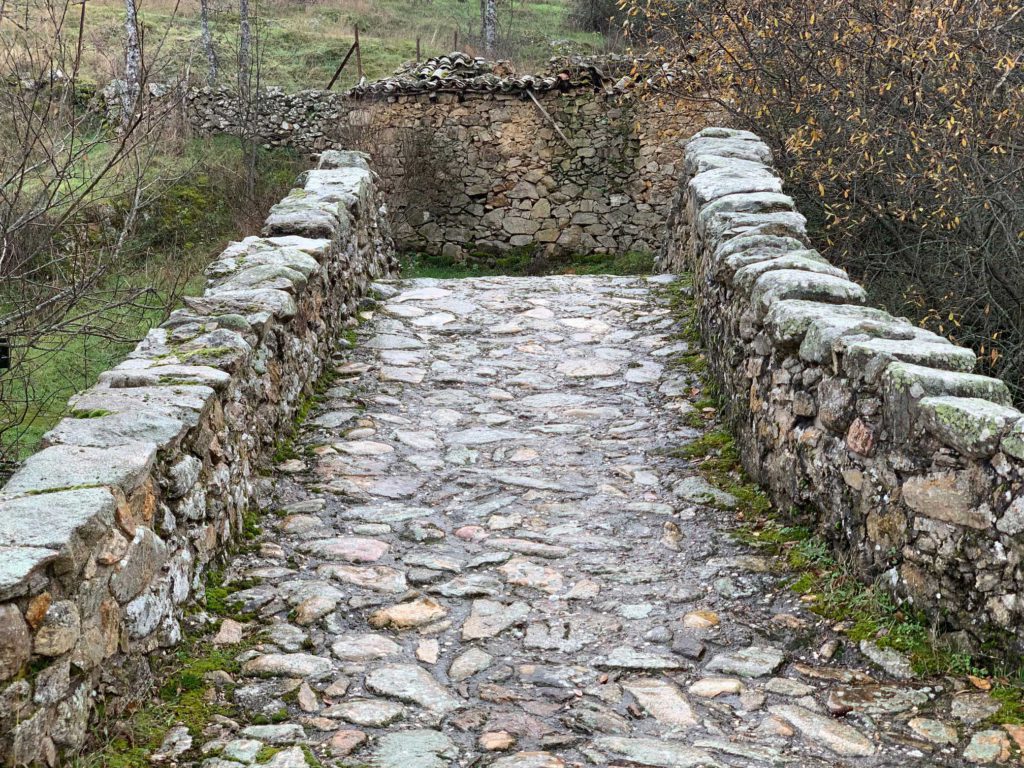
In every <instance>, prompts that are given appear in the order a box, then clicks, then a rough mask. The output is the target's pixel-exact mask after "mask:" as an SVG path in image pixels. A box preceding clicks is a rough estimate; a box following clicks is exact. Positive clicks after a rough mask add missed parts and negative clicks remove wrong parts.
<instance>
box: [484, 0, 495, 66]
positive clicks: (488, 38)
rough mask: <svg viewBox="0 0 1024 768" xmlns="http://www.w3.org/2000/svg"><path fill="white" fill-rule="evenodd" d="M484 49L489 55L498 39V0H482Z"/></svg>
mask: <svg viewBox="0 0 1024 768" xmlns="http://www.w3.org/2000/svg"><path fill="white" fill-rule="evenodd" d="M482 16H483V19H482V31H483V38H484V50H485V51H486V52H487V55H488V56H490V57H493V56H494V48H495V45H496V44H497V41H498V0H482Z"/></svg>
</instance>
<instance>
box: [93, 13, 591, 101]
mask: <svg viewBox="0 0 1024 768" xmlns="http://www.w3.org/2000/svg"><path fill="white" fill-rule="evenodd" d="M214 7H215V8H217V6H216V5H215V6H214ZM123 8H124V7H123V4H119V3H117V2H115V1H114V0H100V1H99V2H98V3H96V4H93V3H90V5H89V10H88V13H87V15H86V36H87V38H88V39H89V41H90V46H89V50H88V51H87V62H86V63H87V70H86V71H87V73H88V74H89V75H90V76H91V79H93V80H95V81H96V82H98V83H105V82H106V79H108V78H109V75H106V74H105V73H106V72H107V71H108V69H109V64H108V63H107V61H106V58H105V57H104V56H102V51H103V50H104V49H109V50H114V49H116V48H117V47H118V46H119V45H120V44H121V38H120V36H121V34H122V31H123V25H122V21H121V19H122V15H123V12H124V11H123ZM173 11H174V6H173V4H172V3H171V2H169V0H151V2H148V3H143V4H142V5H141V7H140V10H139V16H140V18H141V19H142V21H143V22H144V23H145V25H146V27H147V43H149V45H150V46H152V48H153V50H155V49H156V41H157V39H158V38H160V39H163V40H164V42H163V45H162V49H161V51H160V54H161V55H160V57H159V59H161V60H162V61H164V62H165V63H166V65H167V66H168V68H170V67H173V66H175V65H176V64H177V63H180V62H181V61H183V60H184V58H185V56H186V55H187V54H188V53H189V52H195V53H196V55H194V56H193V57H191V59H192V63H193V68H194V70H195V74H196V76H197V78H200V79H201V78H203V77H204V76H205V72H204V69H203V68H204V67H205V58H204V56H203V55H202V49H201V48H200V46H199V23H198V4H191V3H190V4H182V5H181V6H180V7H179V8H178V9H177V13H176V14H174V12H173ZM251 12H252V14H253V15H254V17H255V18H256V19H258V22H259V23H258V25H257V26H258V29H259V37H260V41H261V47H262V56H261V61H262V65H261V67H262V72H261V77H260V79H261V82H262V83H263V84H265V85H278V86H282V87H284V88H287V89H289V90H297V89H304V88H324V87H325V86H326V85H327V83H328V81H329V80H330V79H331V76H332V75H333V74H334V70H335V69H336V67H337V66H338V64H339V63H340V62H341V60H342V58H343V57H344V56H345V53H346V52H347V51H348V48H349V46H350V45H351V43H352V40H353V26H354V25H356V24H358V25H359V35H360V43H361V49H362V50H361V53H362V65H363V71H364V74H365V76H366V77H367V78H370V79H376V78H379V77H383V76H385V75H389V74H391V73H392V72H393V71H394V70H395V69H396V67H398V66H399V65H401V64H402V63H404V62H405V61H409V60H412V59H414V58H415V57H416V39H417V38H420V44H421V52H422V54H421V57H422V58H427V57H429V56H435V55H438V54H442V53H449V52H451V50H452V48H453V46H454V44H455V32H456V30H458V36H459V46H458V47H459V48H460V49H461V50H467V51H469V52H472V53H481V52H482V50H481V47H480V45H479V42H480V41H479V34H480V4H479V3H477V2H473V1H472V0H432V1H431V2H429V3H422V2H416V1H415V0H339V1H338V2H335V3H331V4H317V3H299V2H295V1H294V0H291V1H290V2H288V1H286V2H279V3H273V4H271V3H258V4H255V5H253V6H252V11H251ZM499 13H500V18H499V27H500V29H499V32H500V35H499V48H498V51H497V54H498V56H499V57H501V58H508V59H512V60H513V61H514V62H515V64H516V65H517V67H518V68H519V69H520V70H521V71H522V70H535V69H537V68H540V67H542V66H543V65H544V64H545V63H546V62H547V60H548V59H549V58H550V57H551V56H553V55H555V54H557V53H561V52H566V51H580V52H594V51H601V50H604V49H605V47H606V44H605V42H604V39H603V38H602V36H601V35H599V34H596V33H585V32H580V31H578V30H576V29H573V28H572V26H571V24H570V23H569V22H570V20H569V2H568V0H520V1H519V2H514V3H511V4H508V5H505V4H501V5H500V11H499ZM212 26H213V35H214V40H215V46H216V48H217V50H218V54H219V58H220V60H221V71H222V79H223V81H224V82H225V83H230V82H232V78H233V74H232V66H233V64H234V61H235V55H236V50H237V29H238V14H237V11H235V10H232V11H228V10H226V9H224V10H220V11H216V12H214V14H213V16H212ZM93 46H95V47H93ZM157 58H158V57H156V56H155V55H154V59H157ZM155 70H156V73H155V74H154V77H155V78H157V79H159V78H160V77H161V74H160V73H159V64H157V66H156V67H155ZM356 81H357V77H356V66H355V60H354V58H353V60H351V61H350V62H349V65H348V66H347V67H346V69H345V72H344V73H343V74H342V77H341V78H340V80H339V81H338V84H337V85H335V89H336V90H342V89H344V88H348V87H351V86H352V85H354V84H355V83H356Z"/></svg>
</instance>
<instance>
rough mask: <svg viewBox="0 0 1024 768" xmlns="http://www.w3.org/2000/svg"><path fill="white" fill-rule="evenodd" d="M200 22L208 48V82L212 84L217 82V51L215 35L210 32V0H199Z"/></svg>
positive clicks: (205, 47)
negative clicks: (214, 42)
mask: <svg viewBox="0 0 1024 768" xmlns="http://www.w3.org/2000/svg"><path fill="white" fill-rule="evenodd" d="M199 23H200V25H201V27H202V34H203V48H204V49H205V50H206V65H207V66H206V82H207V83H208V84H209V85H211V86H212V85H215V84H216V83H217V52H216V51H215V50H214V49H213V35H211V34H210V0H199Z"/></svg>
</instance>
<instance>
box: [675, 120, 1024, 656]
mask: <svg viewBox="0 0 1024 768" xmlns="http://www.w3.org/2000/svg"><path fill="white" fill-rule="evenodd" d="M804 225H805V220H804V218H803V217H802V216H801V215H800V214H799V213H798V212H797V211H796V210H795V208H794V205H793V201H792V200H791V199H790V198H789V197H787V196H786V195H784V194H782V184H781V181H780V179H779V177H778V175H777V174H776V172H775V171H774V170H773V169H772V158H771V153H770V151H769V149H768V147H767V146H766V145H765V144H764V143H762V142H761V141H760V140H758V138H757V137H756V136H754V135H753V134H750V133H748V132H744V131H735V130H726V129H720V128H714V129H707V130H703V131H701V132H699V133H697V134H696V135H695V136H694V137H693V138H692V139H690V141H689V142H688V143H687V144H686V148H685V159H684V162H683V173H682V175H681V181H680V186H679V189H678V192H677V195H676V198H675V201H674V204H673V212H672V219H671V234H670V238H669V240H668V241H667V243H666V246H665V248H664V249H663V251H662V253H661V254H660V256H659V259H660V263H661V266H663V267H664V268H665V269H667V270H672V271H683V270H691V271H692V273H693V279H694V291H695V295H696V301H697V307H698V318H699V325H700V331H701V334H702V336H703V338H704V340H705V343H706V345H707V348H708V350H709V354H708V362H709V366H710V371H711V374H712V376H713V379H714V380H715V382H716V383H717V384H718V385H719V387H720V389H721V391H722V393H723V395H724V397H725V400H726V406H725V408H726V411H727V415H728V418H729V420H730V422H731V423H732V425H733V426H734V428H735V430H736V432H737V435H738V442H739V445H740V447H741V450H742V456H743V463H744V466H745V467H746V469H747V470H748V471H749V473H750V474H751V475H752V476H753V477H754V478H755V479H757V480H758V481H760V482H761V483H763V484H764V485H766V486H767V487H768V488H769V489H770V491H771V493H772V495H773V496H774V497H775V501H776V502H777V504H779V505H780V506H781V507H782V508H786V507H788V506H789V505H799V506H800V507H805V508H808V509H812V510H815V511H816V512H817V514H818V520H819V523H820V526H821V529H822V530H823V531H825V532H826V533H827V534H828V535H830V536H831V537H832V538H833V539H834V540H835V542H836V543H837V544H838V546H839V547H840V548H841V549H842V550H844V551H846V552H848V553H850V554H851V555H852V557H853V559H854V561H855V562H856V564H857V565H858V567H859V569H860V571H861V573H862V574H863V575H864V576H865V577H880V578H881V579H882V581H883V583H885V584H887V585H888V586H890V587H891V588H892V590H893V591H894V592H895V593H896V594H897V595H899V596H901V597H902V598H905V599H907V600H909V601H910V602H911V603H912V605H913V606H914V607H916V608H920V609H923V610H925V611H926V612H927V613H928V614H929V615H930V616H932V617H934V618H935V619H936V620H938V621H939V622H940V623H941V624H943V625H945V626H946V627H947V628H952V630H954V631H956V632H958V633H960V634H961V639H965V640H971V641H972V643H973V644H976V643H977V642H978V641H979V640H982V639H983V638H984V637H985V636H986V634H987V633H988V632H989V630H990V629H991V628H997V629H1000V630H1004V631H1006V632H1008V633H1010V634H1012V635H1014V636H1015V638H1016V644H1017V646H1018V650H1019V649H1020V646H1021V645H1022V641H1024V633H1022V631H1021V626H1022V618H1024V571H1022V567H1021V561H1022V558H1024V538H1022V533H1024V419H1022V415H1021V413H1020V412H1018V411H1017V410H1016V409H1014V408H1013V407H1011V405H1010V396H1009V392H1008V390H1007V387H1006V385H1005V384H1004V383H1003V382H1002V381H999V380H997V379H992V378H987V377H985V376H979V375H976V374H974V373H972V372H971V371H972V370H973V369H974V365H975V355H974V353H973V352H971V351H970V350H968V349H964V348H962V347H957V346H954V345H953V344H951V343H950V342H949V341H948V340H946V339H944V338H942V337H939V336H936V335H935V334H933V333H930V332H928V331H925V330H922V329H921V328H918V327H916V326H914V325H913V324H911V323H910V322H908V321H907V320H905V319H902V318H894V317H892V316H891V315H889V314H888V313H886V312H884V311H882V310H879V309H874V308H872V307H868V306H865V300H866V297H865V292H864V290H863V289H862V288H861V286H859V285H857V284H856V283H854V282H851V281H850V280H849V279H848V276H847V275H846V273H845V272H843V270H841V269H839V268H837V267H835V266H833V265H831V264H829V263H828V262H827V261H826V260H825V259H824V258H822V256H821V255H820V254H819V253H818V252H817V251H815V250H814V249H813V248H812V247H811V245H810V244H809V241H808V238H807V233H806V230H805V226H804Z"/></svg>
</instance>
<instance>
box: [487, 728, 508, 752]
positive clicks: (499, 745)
mask: <svg viewBox="0 0 1024 768" xmlns="http://www.w3.org/2000/svg"><path fill="white" fill-rule="evenodd" d="M515 743H516V737H515V736H513V735H512V734H511V733H509V732H508V731H488V732H487V733H482V734H480V748H481V749H486V750H487V751H489V752H503V751H504V750H506V749H511V748H512V747H513V746H514V745H515Z"/></svg>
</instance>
